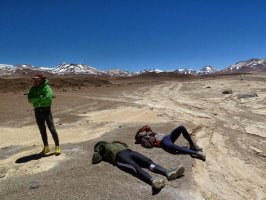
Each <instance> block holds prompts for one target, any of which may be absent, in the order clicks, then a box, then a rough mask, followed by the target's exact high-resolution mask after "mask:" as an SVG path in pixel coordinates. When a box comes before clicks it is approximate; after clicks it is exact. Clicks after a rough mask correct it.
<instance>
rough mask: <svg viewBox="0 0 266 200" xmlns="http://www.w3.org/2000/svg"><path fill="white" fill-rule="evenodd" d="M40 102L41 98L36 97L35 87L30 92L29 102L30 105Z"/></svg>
mask: <svg viewBox="0 0 266 200" xmlns="http://www.w3.org/2000/svg"><path fill="white" fill-rule="evenodd" d="M39 100H40V97H38V96H36V95H34V92H33V87H31V88H30V91H29V93H28V101H29V103H31V104H34V103H36V102H37V101H39Z"/></svg>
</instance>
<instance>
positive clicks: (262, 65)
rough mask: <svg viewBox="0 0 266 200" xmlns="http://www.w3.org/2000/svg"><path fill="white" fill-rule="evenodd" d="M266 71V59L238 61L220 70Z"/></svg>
mask: <svg viewBox="0 0 266 200" xmlns="http://www.w3.org/2000/svg"><path fill="white" fill-rule="evenodd" d="M251 71H266V59H257V58H253V59H249V60H247V61H240V62H237V63H236V64H233V65H230V66H229V67H227V68H225V69H224V70H222V72H251Z"/></svg>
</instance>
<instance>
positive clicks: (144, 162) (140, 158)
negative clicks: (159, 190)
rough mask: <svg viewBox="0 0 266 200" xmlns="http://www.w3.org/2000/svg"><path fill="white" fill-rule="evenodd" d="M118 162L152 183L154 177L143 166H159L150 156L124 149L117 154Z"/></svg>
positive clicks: (147, 167) (143, 179) (148, 167)
mask: <svg viewBox="0 0 266 200" xmlns="http://www.w3.org/2000/svg"><path fill="white" fill-rule="evenodd" d="M116 164H117V165H118V166H119V167H122V168H124V169H130V170H131V171H133V172H134V173H135V174H136V175H137V176H138V177H139V178H140V179H141V180H142V181H144V182H146V183H148V184H150V185H151V183H152V180H153V178H152V176H151V175H150V174H148V173H147V172H146V171H144V170H143V169H142V168H146V169H150V166H151V165H154V166H158V165H157V164H155V163H154V162H153V161H152V160H151V159H150V158H148V157H146V156H144V155H142V154H140V153H138V152H136V151H132V150H124V151H122V152H120V153H118V154H117V156H116ZM150 170H151V169H150ZM162 173H163V172H162Z"/></svg>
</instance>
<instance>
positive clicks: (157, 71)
mask: <svg viewBox="0 0 266 200" xmlns="http://www.w3.org/2000/svg"><path fill="white" fill-rule="evenodd" d="M147 72H154V73H161V72H164V71H163V70H160V69H144V70H141V71H139V72H137V74H143V73H147Z"/></svg>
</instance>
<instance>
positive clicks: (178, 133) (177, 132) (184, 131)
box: [170, 126, 194, 146]
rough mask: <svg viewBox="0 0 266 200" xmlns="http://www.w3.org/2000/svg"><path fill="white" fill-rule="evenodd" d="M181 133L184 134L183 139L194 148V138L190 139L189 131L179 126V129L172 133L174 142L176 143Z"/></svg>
mask: <svg viewBox="0 0 266 200" xmlns="http://www.w3.org/2000/svg"><path fill="white" fill-rule="evenodd" d="M181 133H182V135H183V137H184V138H185V139H186V140H187V141H188V143H189V144H190V146H193V145H194V142H193V140H192V138H191V137H190V135H189V133H188V131H187V129H186V128H185V127H184V126H178V127H177V128H175V129H174V130H173V131H172V132H171V133H170V136H171V140H172V142H173V143H174V142H175V141H176V140H177V138H178V137H179V136H180V134H181Z"/></svg>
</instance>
